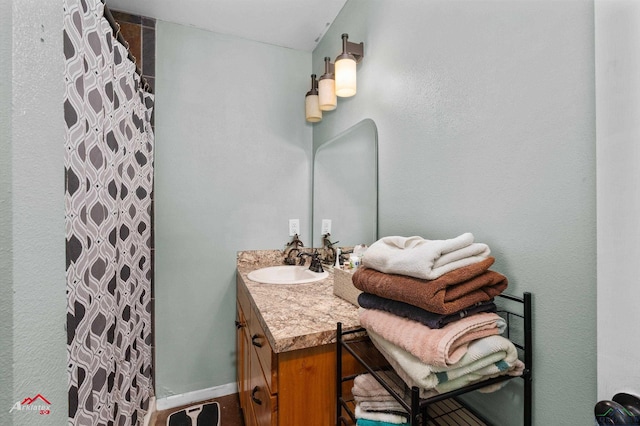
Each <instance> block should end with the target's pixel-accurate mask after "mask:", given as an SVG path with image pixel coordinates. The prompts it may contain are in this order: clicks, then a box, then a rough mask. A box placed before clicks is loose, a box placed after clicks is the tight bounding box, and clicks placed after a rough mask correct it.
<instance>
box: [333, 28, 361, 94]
mask: <svg viewBox="0 0 640 426" xmlns="http://www.w3.org/2000/svg"><path fill="white" fill-rule="evenodd" d="M363 56H364V43H363V42H360V43H352V42H350V41H349V34H342V53H341V54H340V55H338V57H337V58H336V62H335V75H336V95H338V96H340V97H341V98H347V97H350V96H353V95H355V94H356V65H357V64H358V63H359V62H360V61H361V60H362V57H363Z"/></svg>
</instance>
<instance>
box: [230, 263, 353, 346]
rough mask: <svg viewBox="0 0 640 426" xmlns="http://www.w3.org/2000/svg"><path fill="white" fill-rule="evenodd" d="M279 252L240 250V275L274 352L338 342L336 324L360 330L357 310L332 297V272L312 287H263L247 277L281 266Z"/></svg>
mask: <svg viewBox="0 0 640 426" xmlns="http://www.w3.org/2000/svg"><path fill="white" fill-rule="evenodd" d="M282 264H283V255H282V251H279V250H253V251H240V252H238V258H237V273H238V276H239V277H240V278H241V282H240V285H242V284H244V286H245V287H246V288H247V290H248V294H249V297H250V298H251V300H252V302H253V305H254V306H255V307H256V308H257V309H256V310H257V312H258V315H257V316H258V321H259V322H260V324H261V325H262V328H263V329H264V331H265V334H266V335H267V339H268V340H269V343H270V344H271V347H272V348H273V350H274V352H276V353H279V352H286V351H292V350H296V349H304V348H309V347H314V346H320V345H324V344H328V343H333V342H335V341H336V323H338V322H342V327H343V330H350V329H354V328H357V327H359V325H360V323H359V322H358V308H357V307H356V306H354V305H352V304H351V303H349V302H347V301H345V300H343V299H341V298H339V297H337V296H334V295H333V270H332V269H330V268H325V270H326V271H327V272H329V276H328V277H327V278H325V279H324V280H321V281H316V282H314V283H309V284H292V285H279V284H261V283H257V282H255V281H251V280H249V279H248V278H247V274H248V273H249V272H251V271H253V270H255V269H260V268H264V267H266V266H274V265H282Z"/></svg>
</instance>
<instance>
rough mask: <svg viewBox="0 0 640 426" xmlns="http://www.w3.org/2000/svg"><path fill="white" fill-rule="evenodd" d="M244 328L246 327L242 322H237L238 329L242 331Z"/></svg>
mask: <svg viewBox="0 0 640 426" xmlns="http://www.w3.org/2000/svg"><path fill="white" fill-rule="evenodd" d="M242 327H244V324H243V323H241V322H240V321H238V320H236V328H237V329H238V330H240V329H241V328H242Z"/></svg>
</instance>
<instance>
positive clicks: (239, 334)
mask: <svg viewBox="0 0 640 426" xmlns="http://www.w3.org/2000/svg"><path fill="white" fill-rule="evenodd" d="M236 309H237V311H236V312H237V313H236V354H237V355H236V375H237V384H238V397H239V399H240V408H242V412H243V415H244V423H245V426H253V425H255V416H254V414H253V411H252V410H251V405H250V400H249V378H250V376H251V370H250V365H249V362H250V359H251V355H250V353H249V351H251V345H250V344H249V328H248V327H247V320H246V318H245V316H244V314H243V311H242V308H240V305H239V304H238V305H237V306H236Z"/></svg>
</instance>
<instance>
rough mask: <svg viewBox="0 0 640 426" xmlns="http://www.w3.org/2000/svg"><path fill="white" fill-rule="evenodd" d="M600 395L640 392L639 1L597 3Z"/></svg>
mask: <svg viewBox="0 0 640 426" xmlns="http://www.w3.org/2000/svg"><path fill="white" fill-rule="evenodd" d="M595 18H596V19H595V28H596V49H595V52H596V53H595V55H596V99H597V103H596V108H597V117H598V119H597V126H596V127H597V129H598V133H597V137H598V144H597V155H598V167H597V170H598V399H599V400H600V399H611V398H612V397H613V395H614V394H616V393H617V392H630V393H634V394H636V395H640V365H639V364H638V362H637V360H638V354H639V353H640V335H639V334H638V324H639V323H640V309H638V301H639V300H640V286H639V285H638V276H639V275H640V263H638V261H637V259H638V258H640V239H639V238H638V237H639V236H640V233H639V232H638V229H639V226H640V219H639V218H640V192H639V191H638V188H639V187H638V182H639V181H640V167H638V165H639V164H640V147H639V145H638V140H639V139H640V126H638V123H639V120H638V117H640V102H639V99H640V98H639V97H638V94H639V93H640V37H639V36H640V31H639V29H640V4H639V3H637V2H630V1H619V0H613V1H611V0H607V1H596V3H595Z"/></svg>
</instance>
